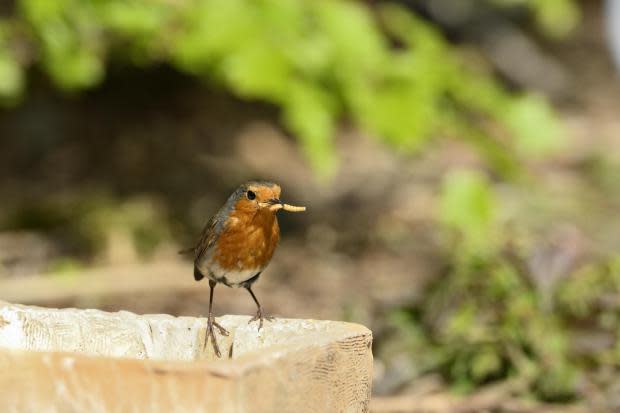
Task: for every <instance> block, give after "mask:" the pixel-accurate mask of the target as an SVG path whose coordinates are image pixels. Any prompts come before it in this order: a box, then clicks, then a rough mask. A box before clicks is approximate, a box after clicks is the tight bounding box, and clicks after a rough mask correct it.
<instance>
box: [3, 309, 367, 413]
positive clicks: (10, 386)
mask: <svg viewBox="0 0 620 413" xmlns="http://www.w3.org/2000/svg"><path fill="white" fill-rule="evenodd" d="M249 319H250V317H245V316H232V315H228V316H224V317H220V318H218V322H219V323H220V324H222V325H223V326H224V327H225V328H226V329H227V330H228V331H229V332H230V335H229V336H228V337H223V336H218V337H219V344H220V348H221V349H222V353H223V357H222V359H218V358H216V357H215V355H214V354H213V351H212V348H211V345H210V343H209V345H207V346H206V347H205V346H204V342H205V331H206V330H205V329H206V319H204V318H194V317H172V316H169V315H162V314H156V315H136V314H133V313H129V312H126V311H121V312H118V313H107V312H103V311H98V310H77V309H63V310H59V309H48V308H40V307H33V306H22V305H14V304H8V303H2V302H0V411H6V412H9V411H16V412H149V413H157V412H165V413H170V412H226V413H228V412H230V413H245V412H248V413H250V412H252V413H261V412H278V413H280V412H296V413H297V412H365V411H368V403H369V399H370V389H371V374H372V352H371V343H372V334H371V332H370V330H368V329H367V328H365V327H363V326H361V325H357V324H351V323H344V322H336V321H318V320H293V319H276V320H275V321H274V322H268V323H265V325H264V326H263V328H262V329H261V330H260V331H258V329H257V323H251V324H248V320H249Z"/></svg>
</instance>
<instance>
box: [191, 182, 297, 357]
mask: <svg viewBox="0 0 620 413" xmlns="http://www.w3.org/2000/svg"><path fill="white" fill-rule="evenodd" d="M280 191H281V189H280V187H279V186H278V185H276V184H274V183H272V182H266V181H250V182H246V183H244V184H243V185H241V186H239V187H238V188H237V189H236V190H235V192H233V193H232V195H230V197H229V198H228V200H227V201H226V203H225V204H224V206H223V207H222V208H220V210H219V211H218V212H217V213H216V214H215V215H214V216H213V217H212V218H211V219H210V220H209V222H207V225H206V226H205V227H204V229H203V230H202V234H201V235H200V241H199V242H198V245H197V246H196V247H194V248H191V249H190V250H188V251H193V252H194V279H195V280H196V281H200V280H202V279H203V278H205V277H207V278H208V279H209V288H210V291H209V315H208V321H207V335H206V338H205V346H206V344H207V342H208V340H209V339H211V343H212V345H213V350H214V352H215V354H216V355H217V356H218V357H220V356H221V353H220V349H219V347H218V344H217V340H216V338H215V331H214V327H215V328H217V329H218V330H219V332H220V334H222V335H224V336H227V335H228V331H226V329H225V328H224V327H222V326H221V325H220V324H219V323H217V322H216V321H215V319H214V317H213V312H212V307H213V291H214V289H215V286H216V285H217V284H218V283H222V284H224V285H226V286H228V287H243V288H245V289H246V290H248V292H249V293H250V295H251V296H252V299H253V300H254V302H255V303H256V307H257V311H256V315H255V316H254V317H253V318H252V319H251V320H250V321H249V322H250V323H251V322H253V321H258V323H259V324H258V329H259V330H260V329H261V328H262V327H263V321H264V320H268V321H271V320H273V317H269V316H267V315H265V314H264V313H263V309H262V307H261V305H260V302H259V301H258V299H257V298H256V295H255V294H254V292H253V291H252V285H253V284H254V282H256V280H258V277H259V276H260V274H261V273H262V271H263V270H264V269H265V267H267V264H269V261H270V260H271V257H272V256H273V252H274V251H275V249H276V246H277V244H278V240H279V239H280V228H279V227H278V219H277V217H276V213H277V212H278V211H279V210H280V209H283V210H286V211H291V212H297V211H304V210H305V208H304V207H294V206H292V205H288V204H283V203H282V202H281V201H280Z"/></svg>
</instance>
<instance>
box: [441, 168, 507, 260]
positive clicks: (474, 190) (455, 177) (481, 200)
mask: <svg viewBox="0 0 620 413" xmlns="http://www.w3.org/2000/svg"><path fill="white" fill-rule="evenodd" d="M495 209H496V201H495V198H494V197H493V193H492V192H491V189H490V186H489V182H488V180H487V179H486V178H485V176H484V175H482V174H481V173H479V172H475V171H469V170H459V171H455V172H453V173H451V174H450V175H448V176H447V177H446V178H445V180H444V183H443V188H442V194H441V205H440V209H439V218H440V220H441V221H442V222H443V223H444V224H445V225H447V226H449V227H452V228H454V229H456V230H457V231H459V232H460V233H461V234H462V236H463V237H464V240H465V243H466V244H467V245H469V246H471V247H473V248H481V249H490V248H491V247H492V245H493V239H492V228H493V224H494V221H495V214H494V211H495Z"/></svg>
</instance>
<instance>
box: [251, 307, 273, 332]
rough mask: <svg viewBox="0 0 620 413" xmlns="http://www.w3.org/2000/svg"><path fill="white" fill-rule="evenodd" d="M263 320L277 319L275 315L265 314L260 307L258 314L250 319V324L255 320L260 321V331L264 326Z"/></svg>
mask: <svg viewBox="0 0 620 413" xmlns="http://www.w3.org/2000/svg"><path fill="white" fill-rule="evenodd" d="M263 320H267V321H273V320H275V317H272V316H270V315H263V312H262V310H260V309H259V310H258V311H257V312H256V315H255V316H254V317H252V318H251V319H250V321H248V324H250V323H251V322H253V321H258V330H259V331H260V329H261V328H263Z"/></svg>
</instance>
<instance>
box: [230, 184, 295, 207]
mask: <svg viewBox="0 0 620 413" xmlns="http://www.w3.org/2000/svg"><path fill="white" fill-rule="evenodd" d="M280 192H281V189H280V186H279V185H278V184H274V183H273V182H267V181H250V182H246V183H244V184H243V185H241V186H240V187H239V188H237V190H236V191H235V194H234V196H235V198H236V203H235V209H236V210H237V211H244V212H256V211H265V212H266V211H271V212H273V213H275V212H277V211H278V210H279V209H281V208H282V206H283V205H282V202H281V201H280Z"/></svg>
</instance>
